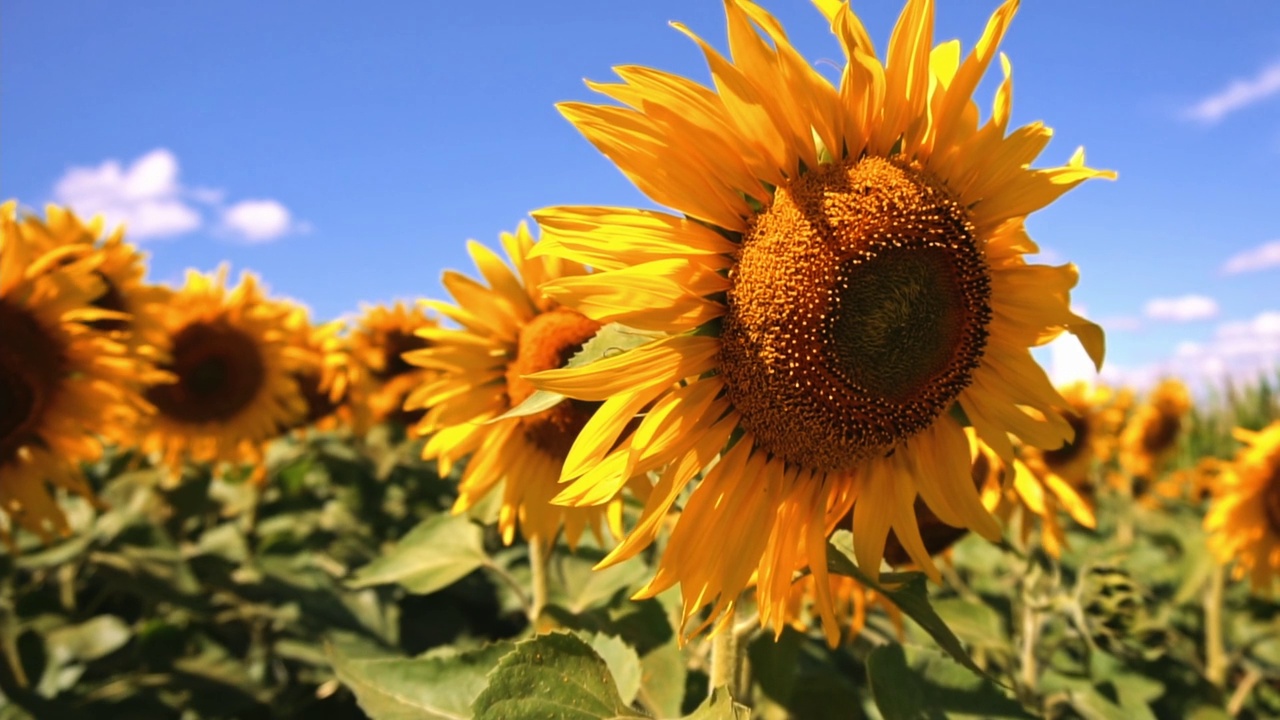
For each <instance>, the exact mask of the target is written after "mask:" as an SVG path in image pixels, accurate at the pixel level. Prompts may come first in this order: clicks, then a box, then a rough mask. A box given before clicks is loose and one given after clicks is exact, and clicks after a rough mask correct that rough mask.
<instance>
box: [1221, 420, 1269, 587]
mask: <svg viewBox="0 0 1280 720" xmlns="http://www.w3.org/2000/svg"><path fill="white" fill-rule="evenodd" d="M1235 434H1236V438H1237V439H1239V440H1240V441H1241V442H1243V443H1245V447H1244V448H1243V449H1241V451H1240V452H1239V454H1238V455H1237V456H1236V459H1235V462H1234V463H1232V464H1230V465H1227V466H1225V467H1223V471H1222V473H1221V474H1220V475H1219V476H1218V477H1217V479H1216V482H1215V484H1214V487H1213V505H1212V506H1211V507H1210V509H1209V514H1208V515H1206V516H1205V518H1204V529H1205V530H1206V531H1207V532H1208V533H1209V548H1210V549H1211V550H1213V552H1214V554H1215V555H1217V556H1218V559H1219V560H1220V561H1221V562H1223V563H1229V562H1233V561H1234V562H1235V568H1234V570H1233V574H1234V576H1235V577H1236V578H1241V577H1244V575H1245V574H1246V573H1247V574H1248V575H1249V583H1250V585H1251V586H1252V587H1253V589H1254V590H1255V591H1269V590H1270V588H1271V583H1272V580H1273V579H1274V577H1275V575H1276V574H1277V573H1280V421H1278V422H1274V423H1271V424H1270V425H1268V426H1267V427H1266V428H1264V429H1263V430H1262V431H1260V432H1250V431H1248V430H1243V429H1240V430H1236V433H1235Z"/></svg>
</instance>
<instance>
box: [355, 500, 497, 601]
mask: <svg viewBox="0 0 1280 720" xmlns="http://www.w3.org/2000/svg"><path fill="white" fill-rule="evenodd" d="M486 560H487V558H486V557H485V554H484V532H483V531H482V530H481V528H480V526H479V525H476V524H475V523H473V522H471V521H470V520H468V519H467V518H466V517H463V516H458V515H448V514H441V515H436V516H434V517H430V518H427V519H426V520H424V521H422V522H421V523H419V524H418V525H417V527H415V528H413V529H412V530H410V531H409V532H408V533H407V534H405V536H404V537H403V538H401V539H400V542H399V543H396V546H395V547H394V548H392V549H391V550H389V551H387V552H386V553H384V554H383V555H382V556H381V557H379V558H378V559H376V560H374V561H373V562H371V563H369V564H368V565H365V566H364V567H362V568H360V570H359V571H357V572H356V574H355V577H353V578H351V579H350V580H348V581H347V586H348V587H351V588H365V587H370V586H373V585H385V584H388V583H396V584H397V585H400V586H401V587H403V588H404V589H406V590H408V591H409V592H411V593H415V594H418V595H427V594H429V593H433V592H435V591H437V590H440V589H442V588H445V587H448V586H450V585H452V584H453V583H455V582H457V581H458V580H461V579H462V578H463V577H464V576H466V575H468V574H469V573H471V572H472V571H473V570H476V569H478V568H480V567H481V566H483V565H484V564H485V562H486Z"/></svg>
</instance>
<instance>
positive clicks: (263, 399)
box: [142, 266, 306, 477]
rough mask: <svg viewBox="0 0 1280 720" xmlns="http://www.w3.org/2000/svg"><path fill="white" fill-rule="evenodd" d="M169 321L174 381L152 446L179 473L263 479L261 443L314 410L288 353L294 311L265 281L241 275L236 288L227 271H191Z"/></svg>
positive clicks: (160, 403) (161, 402) (158, 390)
mask: <svg viewBox="0 0 1280 720" xmlns="http://www.w3.org/2000/svg"><path fill="white" fill-rule="evenodd" d="M168 308H169V312H168V313H167V314H166V315H165V317H164V322H165V334H166V343H165V351H166V353H167V354H168V356H169V360H168V361H167V362H166V363H165V364H164V366H163V369H165V370H167V371H169V372H171V373H172V374H173V376H174V381H173V382H167V383H160V384H155V385H151V386H150V387H148V388H147V390H146V397H147V399H148V400H150V401H151V403H152V404H153V405H155V407H156V411H157V412H156V414H155V415H154V416H153V417H152V418H151V421H150V423H149V425H148V427H147V433H146V437H145V439H144V441H143V444H142V446H143V449H144V450H145V451H147V452H159V453H162V454H163V456H164V460H165V462H166V463H167V464H168V465H169V466H170V468H173V469H175V470H176V469H177V468H178V467H180V465H181V463H182V461H183V460H184V459H187V460H192V461H195V462H210V463H252V464H254V465H256V468H255V471H254V474H255V476H256V477H261V474H262V465H261V460H262V445H263V443H264V442H266V441H268V440H270V439H271V438H273V437H275V436H277V435H278V434H279V433H280V430H281V428H286V427H290V426H292V425H293V423H294V422H295V420H296V419H297V418H298V417H300V416H302V415H303V413H305V412H306V403H305V402H304V400H303V398H302V396H301V394H300V393H299V392H298V386H297V382H296V381H295V380H294V378H293V374H292V373H293V372H294V371H295V370H296V369H297V361H296V359H295V358H293V357H292V356H291V354H290V353H289V352H288V342H287V341H288V332H289V331H288V325H287V321H288V317H289V315H290V311H291V309H290V307H289V306H288V305H286V304H283V303H280V302H278V301H272V300H269V299H267V297H266V296H265V295H264V293H263V291H262V288H261V287H260V286H259V285H258V281H257V279H256V278H255V277H254V276H253V275H251V274H249V273H244V274H243V275H241V279H240V284H239V285H238V286H237V287H235V288H233V289H230V290H228V289H227V269H226V267H225V266H224V267H222V268H220V269H219V270H218V271H217V272H216V273H214V274H211V275H205V274H201V273H198V272H195V271H191V272H189V273H188V274H187V282H186V285H185V286H184V287H183V288H182V289H181V290H178V291H173V296H172V297H171V298H170V300H169V302H168Z"/></svg>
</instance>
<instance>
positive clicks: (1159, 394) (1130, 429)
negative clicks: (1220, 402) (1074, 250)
mask: <svg viewBox="0 0 1280 720" xmlns="http://www.w3.org/2000/svg"><path fill="white" fill-rule="evenodd" d="M1190 410H1191V394H1190V393H1189V392H1188V391H1187V386H1186V385H1184V384H1182V382H1181V381H1179V380H1175V379H1172V378H1170V379H1167V380H1164V381H1163V382H1161V383H1160V384H1159V385H1158V386H1156V389H1155V390H1154V391H1153V392H1152V393H1151V397H1150V398H1149V399H1148V400H1147V402H1146V404H1144V405H1142V406H1140V407H1139V408H1138V410H1137V411H1136V412H1135V413H1134V414H1133V417H1131V418H1129V421H1128V423H1126V425H1125V428H1124V431H1123V432H1122V434H1121V436H1120V464H1121V466H1122V468H1123V470H1124V473H1123V474H1122V476H1121V482H1122V483H1123V482H1124V481H1125V480H1127V481H1128V482H1129V483H1132V484H1131V485H1130V488H1131V490H1132V492H1133V493H1134V494H1135V495H1141V494H1143V491H1144V489H1145V488H1146V487H1148V486H1149V484H1150V483H1152V482H1154V481H1155V479H1156V475H1158V474H1159V473H1160V471H1161V470H1162V469H1163V468H1164V466H1165V464H1166V463H1168V462H1169V460H1170V459H1171V458H1172V457H1173V455H1174V453H1176V452H1177V450H1178V441H1179V440H1180V439H1181V438H1182V430H1183V424H1184V420H1185V418H1186V415H1187V413H1188V412H1189V411H1190Z"/></svg>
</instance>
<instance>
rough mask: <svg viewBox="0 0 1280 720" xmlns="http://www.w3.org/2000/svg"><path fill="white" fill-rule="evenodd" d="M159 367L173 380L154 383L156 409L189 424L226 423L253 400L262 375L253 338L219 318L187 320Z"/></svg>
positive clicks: (263, 379)
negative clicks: (165, 362) (169, 358)
mask: <svg viewBox="0 0 1280 720" xmlns="http://www.w3.org/2000/svg"><path fill="white" fill-rule="evenodd" d="M171 354H172V356H173V360H172V362H171V363H170V364H168V365H166V366H165V368H164V369H165V370H168V371H170V372H172V373H173V374H174V375H175V376H176V378H177V380H176V381H175V382H173V383H166V384H163V385H154V386H152V387H150V388H148V389H147V391H146V397H147V400H149V401H150V402H151V403H152V404H154V405H155V406H156V410H157V411H159V412H160V413H161V414H162V415H166V416H168V417H170V418H172V419H174V420H177V421H179V422H184V423H191V424H203V423H216V422H228V421H230V420H232V419H234V418H235V417H236V416H237V415H238V414H239V413H240V412H241V411H243V410H244V409H245V408H247V407H248V406H249V405H251V404H252V403H253V400H254V398H256V397H257V396H258V393H259V392H261V390H262V387H263V384H264V383H265V382H266V378H267V368H266V362H265V360H264V358H263V356H262V350H261V348H260V347H259V346H258V341H257V340H255V339H254V338H253V337H252V336H250V335H249V334H248V333H246V332H245V331H244V330H241V329H239V328H237V327H234V326H232V325H230V324H229V323H227V322H225V321H223V320H215V321H212V322H206V321H198V322H193V323H191V324H189V325H187V326H186V327H184V328H182V329H181V330H179V331H178V332H177V333H176V334H175V335H174V337H173V349H172V352H171Z"/></svg>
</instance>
